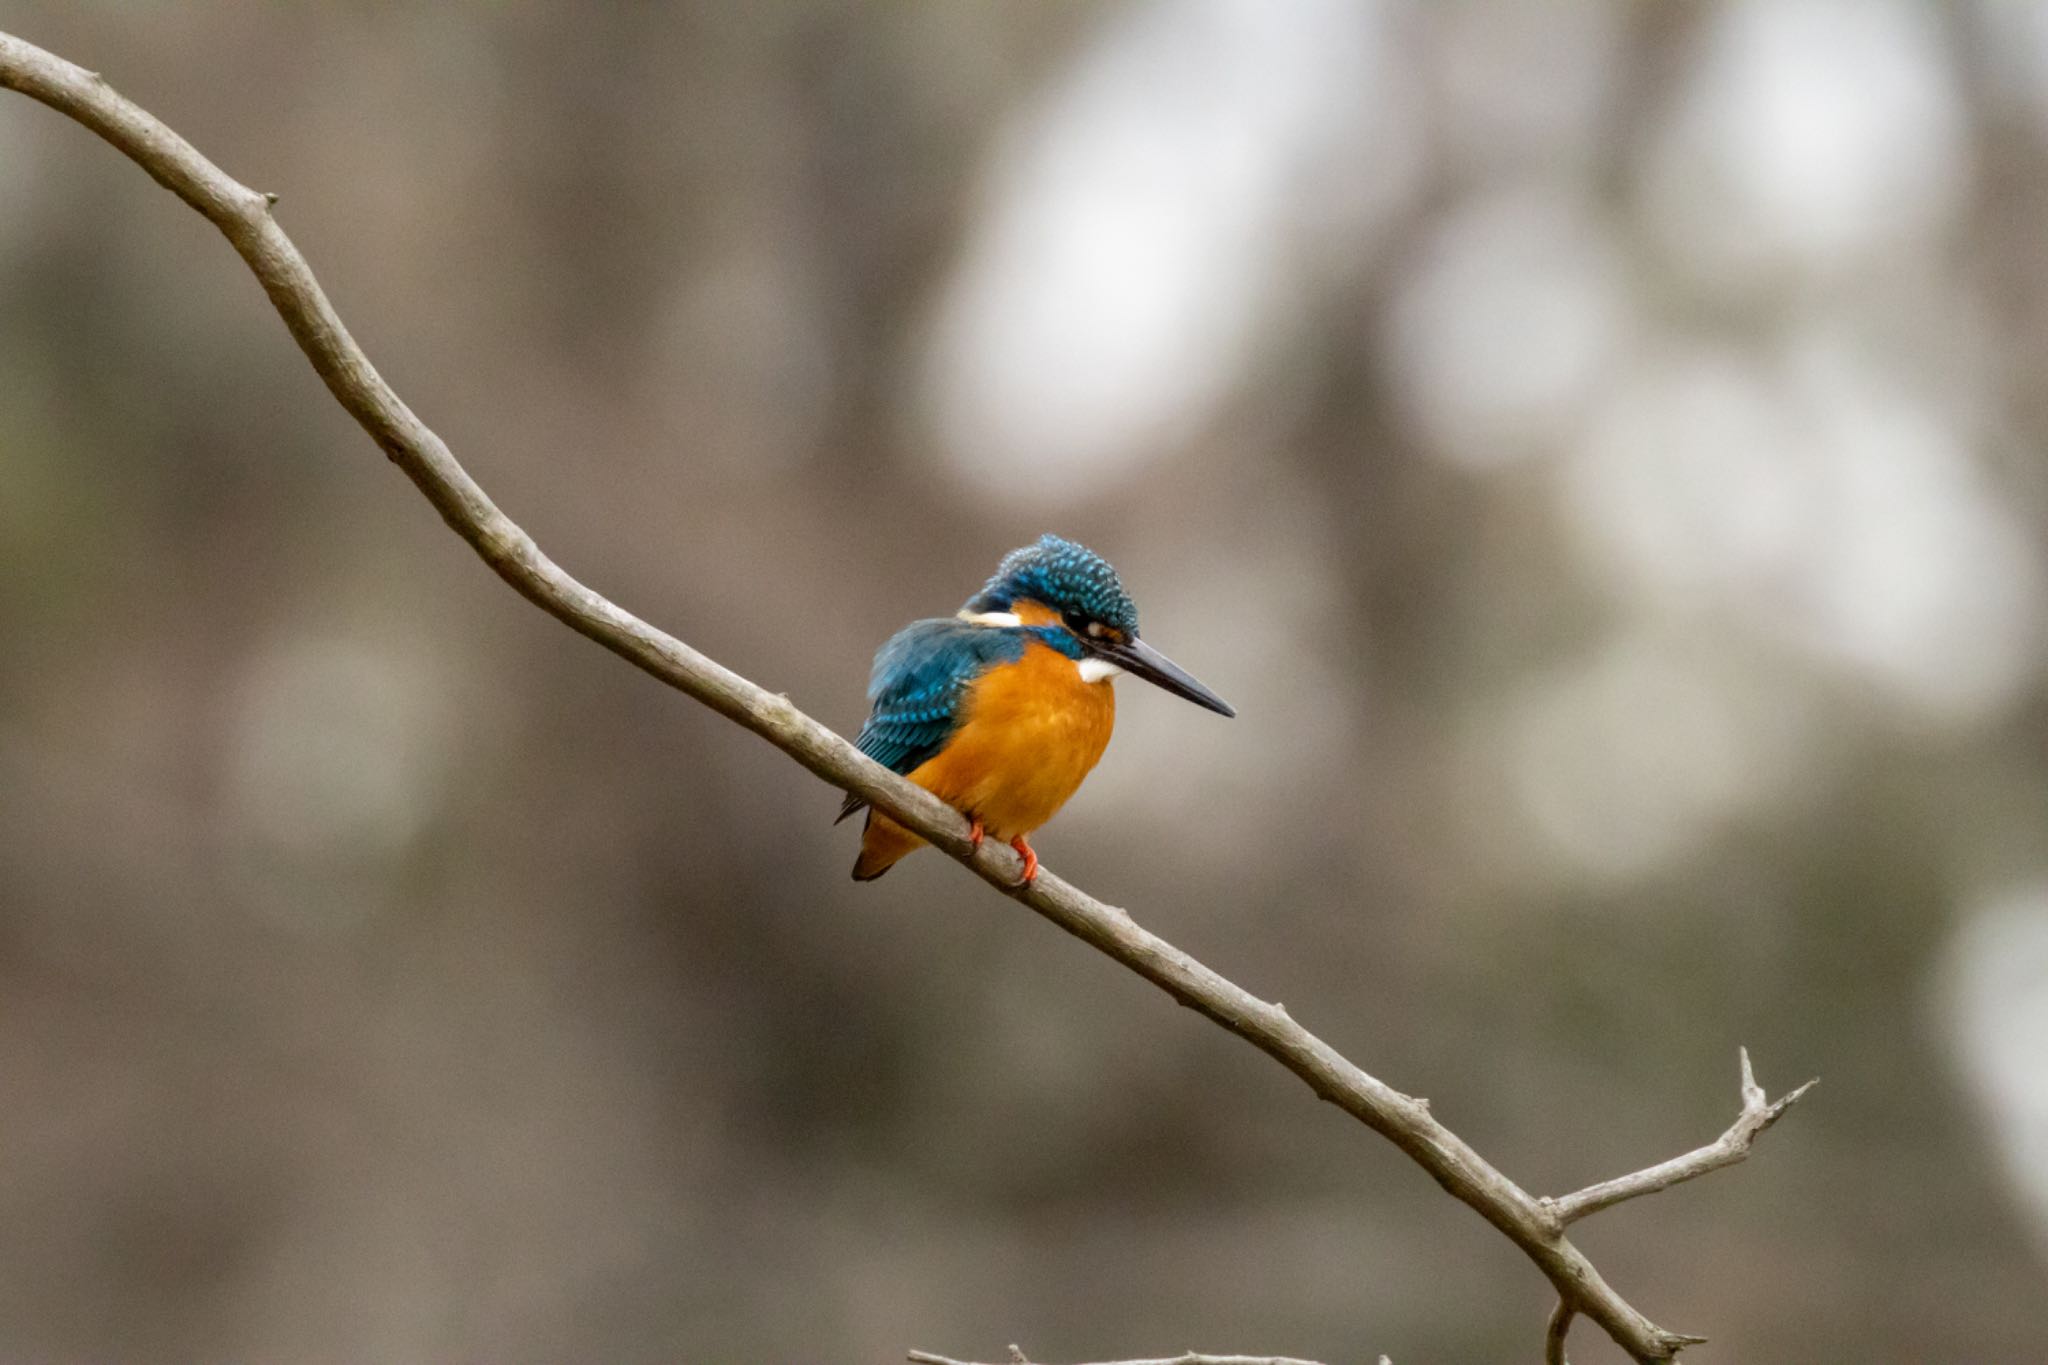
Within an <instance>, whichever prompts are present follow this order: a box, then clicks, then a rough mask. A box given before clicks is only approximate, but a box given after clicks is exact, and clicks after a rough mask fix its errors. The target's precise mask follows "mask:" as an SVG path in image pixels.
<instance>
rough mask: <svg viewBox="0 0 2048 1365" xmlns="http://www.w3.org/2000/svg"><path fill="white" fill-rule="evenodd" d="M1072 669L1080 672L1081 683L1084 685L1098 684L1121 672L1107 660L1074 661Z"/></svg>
mask: <svg viewBox="0 0 2048 1365" xmlns="http://www.w3.org/2000/svg"><path fill="white" fill-rule="evenodd" d="M1074 667H1076V668H1078V669H1080V670H1081V681H1082V682H1084V683H1099V682H1101V681H1103V680H1104V679H1106V678H1114V677H1115V676H1116V675H1117V674H1119V673H1121V672H1123V670H1122V669H1121V668H1118V667H1117V666H1116V665H1115V664H1113V663H1111V662H1110V661H1109V660H1107V659H1076V660H1075V661H1074Z"/></svg>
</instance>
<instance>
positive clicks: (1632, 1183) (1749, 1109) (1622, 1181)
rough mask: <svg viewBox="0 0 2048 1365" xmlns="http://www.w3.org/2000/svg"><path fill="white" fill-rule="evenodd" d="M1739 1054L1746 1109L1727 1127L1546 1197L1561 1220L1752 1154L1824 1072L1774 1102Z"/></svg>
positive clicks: (1573, 1219) (1745, 1050)
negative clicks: (1639, 1166)
mask: <svg viewBox="0 0 2048 1365" xmlns="http://www.w3.org/2000/svg"><path fill="white" fill-rule="evenodd" d="M1741 1055H1742V1113H1741V1114H1740V1115H1738V1116H1737V1117H1736V1120H1735V1122H1734V1124H1733V1125H1732V1126H1731V1127H1730V1128H1729V1129H1728V1131H1727V1132H1725V1133H1723V1134H1721V1136H1720V1137H1718V1138H1716V1139H1715V1140H1714V1141H1712V1142H1710V1143H1708V1144H1707V1145H1706V1146H1704V1147H1699V1148H1696V1149H1694V1150H1693V1151H1690V1152H1687V1153H1686V1154H1685V1155H1684V1156H1675V1157H1673V1158H1671V1160H1669V1161H1663V1162H1659V1163H1658V1164H1657V1165H1655V1166H1652V1167H1650V1168H1649V1169H1647V1170H1642V1171H1637V1172H1635V1173H1634V1174H1632V1175H1624V1176H1617V1177H1616V1178H1615V1179H1613V1180H1603V1181H1601V1182H1600V1183H1599V1184H1597V1185H1588V1186H1586V1188H1585V1189H1583V1190H1579V1191H1577V1192H1576V1193H1573V1194H1568V1195H1565V1196H1564V1197H1562V1198H1560V1199H1549V1200H1545V1201H1544V1202H1545V1203H1546V1204H1547V1205H1548V1206H1549V1208H1550V1211H1551V1212H1552V1213H1554V1214H1556V1215H1557V1221H1558V1222H1559V1223H1563V1224H1571V1223H1576V1222H1578V1221H1579V1219H1581V1218H1584V1217H1586V1216H1587V1215H1589V1214H1595V1213H1598V1212H1600V1210H1602V1209H1607V1208H1612V1207H1614V1206H1615V1205H1616V1204H1619V1203H1621V1202H1622V1201H1624V1200H1628V1199H1635V1198H1639V1197H1640V1196H1642V1195H1646V1194H1655V1193H1656V1192H1657V1191H1659V1190H1668V1189H1670V1188H1671V1187H1672V1186H1673V1185H1676V1184H1679V1183H1681V1182H1682V1181H1687V1180H1693V1179H1696V1178H1698V1177H1699V1176H1703V1175H1705V1174H1707V1173H1708V1172H1709V1171H1718V1170H1720V1169H1721V1168H1722V1167H1723V1166H1733V1165H1734V1164H1735V1163H1736V1162H1738V1161H1740V1160H1742V1159H1743V1158H1744V1157H1746V1156H1748V1155H1749V1149H1750V1148H1751V1147H1752V1146H1753V1145H1754V1144H1755V1142H1756V1140H1757V1137H1758V1135H1759V1134H1761V1133H1762V1132H1763V1131H1764V1130H1765V1129H1766V1128H1769V1127H1770V1126H1771V1125H1772V1124H1774V1123H1776V1122H1777V1121H1778V1120H1779V1119H1781V1118H1783V1117H1784V1116H1785V1111H1786V1110H1788V1109H1790V1108H1791V1107H1792V1106H1793V1105H1795V1104H1797V1103H1799V1099H1800V1097H1801V1096H1802V1095H1804V1094H1805V1093H1806V1092H1807V1091H1809V1090H1811V1089H1813V1088H1814V1087H1815V1086H1816V1085H1819V1084H1820V1078H1819V1077H1817V1076H1816V1077H1815V1078H1814V1079H1812V1080H1810V1081H1808V1082H1807V1083H1806V1084H1804V1085H1802V1086H1800V1087H1798V1088H1797V1089H1796V1090H1791V1091H1788V1092H1787V1093H1785V1094H1784V1095H1781V1096H1780V1097H1779V1098H1778V1099H1777V1100H1776V1101H1775V1102H1772V1101H1767V1100H1766V1099H1765V1097H1764V1091H1763V1087H1762V1086H1760V1085H1758V1084H1757V1083H1756V1073H1755V1072H1754V1071H1752V1070H1750V1066H1749V1049H1748V1048H1743V1049H1742V1050H1741Z"/></svg>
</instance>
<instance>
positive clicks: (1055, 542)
mask: <svg viewBox="0 0 2048 1365" xmlns="http://www.w3.org/2000/svg"><path fill="white" fill-rule="evenodd" d="M1018 602H1042V603H1044V604H1045V605H1046V606H1048V607H1051V608H1052V609H1053V610H1054V611H1057V612H1059V613H1060V614H1061V615H1062V616H1066V615H1075V616H1079V617H1081V618H1082V619H1083V620H1087V621H1100V622H1102V624H1104V625H1105V626H1111V627H1114V628H1115V629H1117V630H1120V631H1122V632H1123V633H1124V634H1126V635H1136V634H1137V633H1138V606H1137V604H1136V603H1135V602H1133V601H1131V595H1130V594H1129V593H1127V592H1125V591H1124V585H1123V583H1122V581H1121V580H1119V579H1118V578H1117V576H1116V570H1115V569H1112V568H1110V567H1109V561H1108V560H1106V559H1104V558H1103V557H1102V556H1101V555H1099V554H1097V553H1095V551H1093V550H1091V549H1089V548H1088V547H1087V546H1085V545H1076V544H1075V543H1074V542H1073V541H1071V540H1061V539H1060V538H1059V537H1058V536H1055V535H1050V534H1048V535H1043V536H1040V537H1039V538H1038V543H1037V544H1036V545H1026V546H1025V547H1024V548H1023V549H1021V550H1012V551H1010V553H1008V554H1006V555H1004V556H1003V562H1002V563H1001V564H1000V565H998V566H997V567H996V572H995V576H994V577H993V578H991V579H989V581H988V582H987V583H985V584H983V585H982V589H981V591H980V592H978V593H976V594H975V595H974V596H973V597H971V598H969V599H968V602H967V610H969V611H975V612H981V611H1008V610H1010V608H1011V607H1012V606H1013V605H1014V604H1016V603H1018Z"/></svg>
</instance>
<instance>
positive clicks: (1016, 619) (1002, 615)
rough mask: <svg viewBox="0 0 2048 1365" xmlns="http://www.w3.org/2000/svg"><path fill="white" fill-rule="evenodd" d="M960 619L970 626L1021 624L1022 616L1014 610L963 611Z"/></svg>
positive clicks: (1022, 622) (1022, 621)
mask: <svg viewBox="0 0 2048 1365" xmlns="http://www.w3.org/2000/svg"><path fill="white" fill-rule="evenodd" d="M960 619H961V620H963V621H965V622H967V623H968V624H969V625H971V626H1021V625H1023V624H1024V618H1023V617H1021V616H1019V615H1018V614H1017V613H1016V612H1014V611H963V612H961V613H960Z"/></svg>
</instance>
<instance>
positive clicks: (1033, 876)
mask: <svg viewBox="0 0 2048 1365" xmlns="http://www.w3.org/2000/svg"><path fill="white" fill-rule="evenodd" d="M1010 847H1011V848H1014V849H1016V850H1017V856H1018V857H1020V858H1022V859H1023V860H1024V873H1023V875H1022V876H1020V877H1018V878H1017V885H1019V886H1029V885H1031V883H1033V882H1035V881H1037V880H1038V855H1037V854H1036V853H1033V852H1032V851H1031V845H1029V844H1027V843H1025V842H1024V836H1023V835H1021V834H1020V835H1018V836H1017V837H1016V838H1014V839H1012V840H1010Z"/></svg>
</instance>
